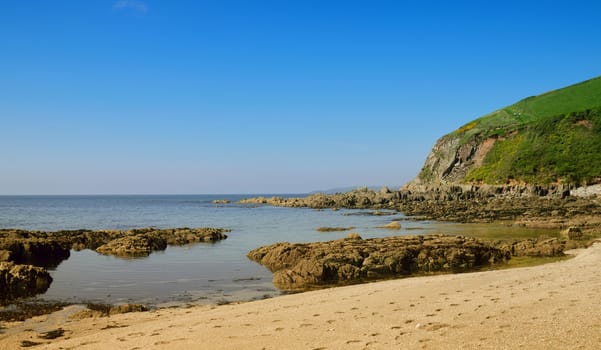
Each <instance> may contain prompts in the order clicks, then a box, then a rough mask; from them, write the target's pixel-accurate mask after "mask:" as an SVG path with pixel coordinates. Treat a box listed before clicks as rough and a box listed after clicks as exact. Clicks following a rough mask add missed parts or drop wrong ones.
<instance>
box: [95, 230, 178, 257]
mask: <svg viewBox="0 0 601 350" xmlns="http://www.w3.org/2000/svg"><path fill="white" fill-rule="evenodd" d="M165 248H167V242H166V241H165V240H163V239H160V238H158V237H153V236H150V235H135V236H126V237H122V238H117V239H114V240H112V241H110V242H108V243H107V244H104V245H101V246H100V247H98V248H96V251H97V252H98V253H102V254H107V255H118V256H148V255H149V254H150V253H151V252H152V251H154V250H164V249H165Z"/></svg>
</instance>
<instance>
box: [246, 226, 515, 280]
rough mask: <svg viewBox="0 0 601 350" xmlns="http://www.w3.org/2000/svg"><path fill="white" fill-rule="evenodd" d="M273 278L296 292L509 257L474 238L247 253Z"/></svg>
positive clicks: (354, 241) (402, 239) (281, 246)
mask: <svg viewBox="0 0 601 350" xmlns="http://www.w3.org/2000/svg"><path fill="white" fill-rule="evenodd" d="M248 257H249V258H250V259H251V260H254V261H256V262H258V263H260V264H262V265H264V266H266V267H267V268H269V269H270V270H271V271H272V272H273V273H274V277H273V283H274V285H276V287H278V288H280V289H283V290H288V291H294V290H304V289H308V288H311V287H316V286H324V285H326V286H327V285H333V284H341V283H342V284H344V283H357V282H363V281H368V280H376V279H383V278H391V277H398V276H407V275H410V274H416V273H435V272H462V271H469V270H471V269H474V268H477V267H481V266H485V265H489V264H496V263H502V262H505V261H506V259H508V258H509V253H508V252H507V251H505V250H502V249H498V248H495V247H492V246H491V245H488V244H486V243H483V242H481V241H479V240H476V239H474V238H468V237H462V236H445V235H428V236H397V237H387V238H374V239H365V240H363V239H361V237H359V235H354V236H351V237H349V238H346V239H341V240H335V241H329V242H316V243H302V244H301V243H297V244H294V243H276V244H273V245H270V246H265V247H261V248H258V249H255V250H252V251H251V252H249V253H248Z"/></svg>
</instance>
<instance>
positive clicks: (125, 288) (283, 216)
mask: <svg viewBox="0 0 601 350" xmlns="http://www.w3.org/2000/svg"><path fill="white" fill-rule="evenodd" d="M254 196H256V195H139V196H0V228H21V229H28V230H44V231H56V230H65V229H123V230H126V229H130V228H139V227H149V226H153V227H159V228H168V227H221V228H229V229H231V230H232V231H231V232H229V233H227V235H228V238H227V239H225V240H223V241H220V242H217V243H214V244H211V243H197V244H192V245H187V246H182V247H172V246H169V247H167V249H166V250H165V251H159V252H153V253H152V254H151V255H150V256H148V257H145V258H135V259H124V258H118V257H114V256H106V255H101V254H98V253H96V252H94V251H91V250H82V251H71V256H70V257H69V258H68V259H67V260H64V261H63V262H62V263H61V264H60V265H59V266H58V267H56V268H54V269H52V270H51V271H50V273H51V275H52V277H53V279H54V281H53V282H52V285H51V286H50V288H49V289H48V291H47V292H46V293H45V294H43V295H40V296H38V298H39V299H44V300H60V301H68V302H76V303H78V302H103V303H125V302H136V303H146V304H151V305H159V306H165V305H170V304H183V303H215V302H231V301H245V300H252V299H260V298H265V297H271V296H275V295H278V294H280V292H279V291H278V290H277V289H276V288H275V287H274V286H273V284H272V283H271V279H272V274H271V272H269V271H268V270H267V269H266V268H264V267H262V266H261V265H259V264H257V263H255V262H253V261H251V260H249V259H248V258H247V257H246V254H247V253H248V252H249V251H250V250H252V249H254V248H257V247H260V246H263V245H267V244H272V243H275V242H282V241H288V242H310V241H327V240H332V239H338V238H342V237H344V236H346V235H347V234H348V233H349V232H348V231H347V232H317V231H316V228H318V227H320V226H344V227H349V226H354V227H355V228H354V229H353V230H352V232H357V233H359V234H360V235H361V236H362V237H363V238H370V237H385V236H391V235H403V234H428V233H434V232H445V233H464V231H466V230H475V229H479V228H478V226H465V225H461V224H442V223H437V222H431V221H402V224H401V225H402V228H401V230H398V231H397V230H385V229H378V228H376V227H377V226H381V225H384V224H386V223H389V222H390V221H391V220H393V219H400V220H402V219H403V218H404V216H403V215H402V214H400V213H398V214H395V215H392V216H374V215H366V214H367V213H369V212H370V211H369V210H345V209H341V210H338V211H333V210H313V209H304V208H303V209H298V208H278V207H271V206H258V205H241V204H237V201H238V200H240V199H241V198H247V197H254ZM270 196H271V195H270ZM281 196H292V195H281ZM215 199H228V200H230V201H231V203H230V204H225V205H215V204H213V203H212V201H213V200H215ZM480 229H482V228H481V227H480ZM485 229H486V230H491V229H494V227H493V226H487V227H486V228H485ZM502 229H503V230H508V228H502Z"/></svg>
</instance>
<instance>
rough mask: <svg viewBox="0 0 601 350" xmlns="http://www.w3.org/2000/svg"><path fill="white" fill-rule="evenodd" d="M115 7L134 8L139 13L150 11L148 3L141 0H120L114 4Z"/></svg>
mask: <svg viewBox="0 0 601 350" xmlns="http://www.w3.org/2000/svg"><path fill="white" fill-rule="evenodd" d="M113 8H114V9H127V8H129V9H132V10H134V11H136V12H139V13H146V12H147V11H148V7H147V6H146V4H145V3H144V2H142V1H139V0H118V1H117V2H115V4H113Z"/></svg>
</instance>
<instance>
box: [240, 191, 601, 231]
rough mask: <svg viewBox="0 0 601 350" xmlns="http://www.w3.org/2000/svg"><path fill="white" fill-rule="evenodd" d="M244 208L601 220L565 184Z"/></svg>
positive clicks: (598, 208) (342, 196) (555, 224)
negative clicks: (296, 208) (570, 194)
mask: <svg viewBox="0 0 601 350" xmlns="http://www.w3.org/2000/svg"><path fill="white" fill-rule="evenodd" d="M243 203H262V204H267V205H275V206H284V207H307V208H319V209H323V208H350V209H366V208H369V209H376V210H377V212H381V213H388V212H387V211H380V210H381V209H390V210H395V211H397V212H402V213H404V214H405V215H407V216H412V217H415V218H419V219H428V220H439V221H454V222H481V223H486V222H493V221H513V222H519V223H521V224H522V223H523V224H525V225H526V226H530V223H529V222H538V224H537V225H540V224H541V223H544V224H545V225H547V226H546V227H548V228H565V227H567V225H569V223H570V222H572V221H574V220H575V219H576V220H580V219H579V218H582V220H581V221H585V222H589V223H592V222H594V220H593V219H594V218H595V217H598V216H601V200H600V199H597V198H596V197H588V198H580V197H572V196H569V191H568V190H567V187H565V186H562V185H549V186H531V187H521V186H447V187H438V188H435V189H430V190H428V191H426V192H419V191H410V190H407V189H401V190H399V191H391V192H389V193H381V192H374V191H371V190H367V189H359V190H356V191H351V192H347V193H336V194H331V195H326V194H314V195H310V196H307V197H301V198H283V197H272V198H264V197H258V198H249V199H245V200H244V201H243ZM356 214H360V213H356ZM345 215H351V214H349V213H347V214H345ZM354 215H355V214H354ZM584 218H586V219H584Z"/></svg>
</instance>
